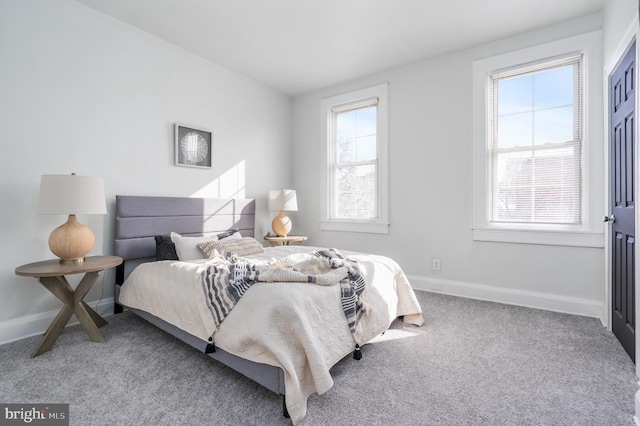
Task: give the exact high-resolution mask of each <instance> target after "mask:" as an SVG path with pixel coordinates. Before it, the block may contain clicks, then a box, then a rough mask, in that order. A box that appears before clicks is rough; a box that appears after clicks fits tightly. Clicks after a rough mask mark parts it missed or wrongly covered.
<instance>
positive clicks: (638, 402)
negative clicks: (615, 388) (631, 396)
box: [633, 383, 640, 426]
mask: <svg viewBox="0 0 640 426" xmlns="http://www.w3.org/2000/svg"><path fill="white" fill-rule="evenodd" d="M638 384H640V383H638ZM635 407H636V415H635V416H633V420H634V421H635V422H636V425H637V426H640V421H638V419H640V390H639V391H638V392H636V398H635Z"/></svg>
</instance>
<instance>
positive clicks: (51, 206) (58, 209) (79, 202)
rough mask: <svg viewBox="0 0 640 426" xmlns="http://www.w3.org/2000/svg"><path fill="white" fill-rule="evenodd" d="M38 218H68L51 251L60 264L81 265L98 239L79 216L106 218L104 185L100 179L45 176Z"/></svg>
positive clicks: (54, 235) (56, 232)
mask: <svg viewBox="0 0 640 426" xmlns="http://www.w3.org/2000/svg"><path fill="white" fill-rule="evenodd" d="M38 214H61V215H69V219H68V220H67V222H66V223H65V224H63V225H61V226H59V227H57V228H56V229H54V230H53V232H52V233H51V235H50V236H49V249H50V250H51V252H52V253H53V254H55V255H56V256H58V257H59V258H60V263H82V262H84V257H85V255H86V254H87V253H89V252H90V251H91V249H92V248H93V244H94V242H95V237H94V236H93V232H92V231H91V229H89V227H88V226H86V225H83V224H81V223H80V222H78V220H77V219H76V215H77V214H107V203H106V200H105V196H104V182H103V181H102V179H101V178H96V177H89V176H77V175H76V174H75V173H72V174H70V175H43V176H42V178H41V180H40V198H39V200H38Z"/></svg>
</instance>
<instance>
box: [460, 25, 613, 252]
mask: <svg viewBox="0 0 640 426" xmlns="http://www.w3.org/2000/svg"><path fill="white" fill-rule="evenodd" d="M601 39H602V36H601V31H593V32H590V33H586V34H582V35H578V36H574V37H570V38H567V39H563V40H557V41H554V42H550V43H545V44H541V45H538V46H534V47H530V48H526V49H522V50H518V51H514V52H509V53H506V54H502V55H498V56H493V57H489V58H484V59H480V60H477V61H474V63H473V108H474V123H473V151H474V153H473V162H474V170H473V176H474V209H473V229H472V234H473V239H474V240H476V241H495V242H510V243H525V244H547V245H564V246H582V247H604V233H603V231H602V226H601V223H600V227H599V228H598V227H597V225H596V222H595V221H593V220H592V216H593V215H592V214H590V212H592V211H593V210H594V206H592V204H591V202H590V201H591V198H592V197H590V196H589V194H590V190H591V187H592V185H593V177H592V176H591V175H590V173H589V151H590V147H591V145H592V143H591V140H592V139H594V138H600V139H601V138H602V135H598V134H595V130H597V129H601V128H602V127H601V126H590V123H589V117H590V115H591V114H594V116H595V117H598V118H599V115H598V114H595V112H596V111H598V109H597V108H595V109H594V108H593V105H592V104H591V103H590V101H591V99H592V97H593V98H598V96H591V95H592V94H593V93H596V91H597V90H599V88H600V87H601V85H600V83H601V82H597V81H595V80H596V79H595V78H590V77H591V75H592V74H597V73H595V72H594V71H595V67H596V66H598V64H599V63H600V62H599V61H598V59H599V58H600V57H601ZM576 55H582V56H583V58H582V125H583V129H582V130H583V133H582V135H583V136H582V150H581V153H582V154H581V155H582V161H581V218H580V224H578V225H574V224H571V225H564V224H525V223H494V222H491V198H490V197H491V158H490V150H489V143H490V140H491V139H490V135H489V132H490V131H491V129H490V126H489V124H488V123H489V120H490V117H489V112H490V104H489V102H490V98H489V96H490V85H491V77H490V76H491V74H492V73H495V72H497V71H503V70H508V69H516V68H524V67H526V66H527V65H531V64H535V63H541V62H545V61H548V60H553V59H557V58H559V57H563V56H576ZM594 145H595V144H594Z"/></svg>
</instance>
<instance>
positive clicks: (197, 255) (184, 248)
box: [171, 232, 218, 260]
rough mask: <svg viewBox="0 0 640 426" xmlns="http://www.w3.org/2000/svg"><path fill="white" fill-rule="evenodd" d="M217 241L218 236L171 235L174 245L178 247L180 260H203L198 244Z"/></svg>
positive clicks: (174, 233)
mask: <svg viewBox="0 0 640 426" xmlns="http://www.w3.org/2000/svg"><path fill="white" fill-rule="evenodd" d="M217 240H218V237H217V236H216V235H212V236H208V237H183V236H182V235H180V234H178V233H176V232H172V233H171V241H173V244H175V246H176V253H177V254H178V259H180V260H194V259H202V258H203V256H202V252H201V251H200V250H199V249H198V247H196V244H198V243H202V242H207V241H217Z"/></svg>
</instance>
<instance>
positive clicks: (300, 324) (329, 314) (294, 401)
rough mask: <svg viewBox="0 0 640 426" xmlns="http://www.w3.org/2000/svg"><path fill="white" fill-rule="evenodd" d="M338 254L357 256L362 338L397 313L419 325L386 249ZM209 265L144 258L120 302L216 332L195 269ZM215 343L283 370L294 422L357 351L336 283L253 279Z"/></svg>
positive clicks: (268, 256)
mask: <svg viewBox="0 0 640 426" xmlns="http://www.w3.org/2000/svg"><path fill="white" fill-rule="evenodd" d="M314 250H317V248H314V247H301V246H282V247H272V248H267V249H265V252H264V253H261V254H258V255H252V256H247V258H250V259H261V260H265V261H268V260H273V259H279V258H282V257H286V256H288V255H290V254H292V253H299V252H312V251H314ZM342 253H343V254H344V255H346V256H348V257H349V258H351V259H356V260H357V261H358V262H359V263H360V270H361V273H362V275H363V277H364V278H365V280H366V282H367V286H366V288H365V290H364V292H363V293H362V295H361V298H362V300H363V302H364V303H365V304H366V306H367V308H368V311H367V313H366V314H365V316H364V317H363V319H362V320H361V321H362V325H363V333H364V338H363V340H362V341H365V342H366V341H369V340H371V339H373V338H374V337H376V336H377V335H379V334H380V333H382V332H384V331H385V330H386V329H387V328H388V327H389V325H390V324H391V322H392V321H393V320H394V319H395V318H397V317H398V316H405V321H406V322H410V323H412V324H416V325H422V323H423V319H422V315H421V313H422V311H421V308H420V305H419V303H418V301H417V299H416V297H415V294H414V293H413V290H412V288H411V286H410V284H409V282H408V280H407V278H406V277H405V275H404V273H403V272H402V270H401V269H400V267H399V266H398V264H397V263H396V262H394V261H393V260H391V259H389V258H387V257H384V256H376V255H370V254H360V253H350V252H342ZM206 264H207V261H206V260H199V261H190V262H177V261H161V262H151V263H144V264H141V265H139V266H138V267H137V268H136V269H134V270H133V271H132V272H131V274H130V276H129V277H128V279H127V280H126V281H125V283H124V284H123V286H122V289H121V291H120V296H119V302H120V303H121V304H123V305H125V306H128V307H132V308H136V309H140V310H143V311H146V312H148V313H150V314H153V315H155V316H157V317H159V318H162V319H163V320H164V321H166V322H168V323H170V324H172V325H174V326H176V327H178V328H181V329H182V330H184V331H187V332H188V333H190V334H192V335H194V336H196V337H199V338H200V339H202V340H204V341H206V340H207V339H208V338H209V336H211V334H212V333H213V332H214V331H215V325H214V321H213V318H212V317H211V314H210V313H209V311H208V308H207V306H206V302H205V298H204V292H203V289H202V286H201V284H200V282H199V279H198V274H197V271H198V269H199V268H202V267H203V266H205V265H206ZM215 344H216V346H218V347H220V348H222V349H224V350H226V351H227V352H229V353H232V354H234V355H237V356H240V357H242V358H245V359H248V360H251V361H254V362H260V363H264V364H269V365H273V366H277V367H280V368H282V369H283V370H284V376H285V400H286V404H287V409H288V411H289V415H290V416H291V420H292V421H293V423H294V424H296V423H297V422H299V421H300V420H302V419H303V418H304V416H305V414H306V410H307V407H306V401H307V398H308V396H309V395H311V394H312V393H314V392H316V393H318V394H322V393H324V392H326V391H327V390H329V389H330V388H331V386H333V379H332V378H331V375H330V374H329V369H330V368H331V367H332V366H333V365H334V364H336V363H337V362H338V361H339V360H341V359H342V358H344V357H345V356H346V355H348V354H351V353H353V350H354V340H353V337H352V335H351V331H350V330H349V326H348V325H347V321H346V319H345V315H344V312H343V310H342V306H341V300H340V286H339V285H338V284H336V285H332V286H320V285H315V284H310V283H256V284H254V285H253V286H252V287H251V289H250V290H249V291H248V292H247V293H246V294H245V295H244V296H243V297H242V298H241V299H240V301H239V302H238V303H237V305H236V306H235V308H234V309H233V310H232V311H231V313H230V314H229V315H228V316H227V317H226V319H225V320H224V322H223V323H222V324H221V325H220V327H219V329H218V330H217V332H216V333H215ZM364 356H366V354H365V355H364ZM353 362H357V361H355V360H354V361H353Z"/></svg>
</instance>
